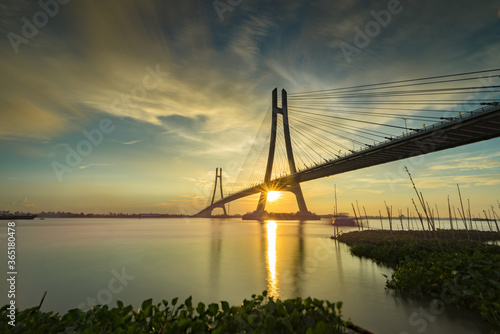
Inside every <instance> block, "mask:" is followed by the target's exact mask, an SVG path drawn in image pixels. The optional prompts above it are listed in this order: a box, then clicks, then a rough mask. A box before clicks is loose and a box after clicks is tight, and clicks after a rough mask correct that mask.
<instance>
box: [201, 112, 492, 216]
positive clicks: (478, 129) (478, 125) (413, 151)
mask: <svg viewBox="0 0 500 334" xmlns="http://www.w3.org/2000/svg"><path fill="white" fill-rule="evenodd" d="M499 136H500V106H498V105H496V106H487V107H484V108H481V109H478V110H475V111H473V112H470V113H469V115H465V116H464V115H462V116H461V117H456V118H454V119H453V120H451V121H445V122H441V123H437V124H434V125H432V126H430V127H427V128H425V129H424V130H420V131H418V132H413V133H410V134H406V135H403V136H400V137H397V138H395V139H393V140H390V141H386V142H383V143H380V144H378V145H375V146H372V147H370V148H367V149H364V150H361V151H358V152H355V153H352V154H349V155H346V156H344V157H341V158H338V159H335V160H331V161H328V162H325V163H323V164H318V165H316V166H314V167H311V168H308V169H305V170H301V171H299V172H297V173H295V174H292V175H288V176H285V177H282V178H279V179H275V180H271V182H270V184H269V186H268V188H269V189H275V190H280V189H285V188H286V187H287V186H289V185H290V184H293V183H295V182H306V181H311V180H315V179H319V178H322V177H326V176H330V175H335V174H340V173H345V172H349V171H353V170H357V169H361V168H365V167H371V166H376V165H380V164H384V163H387V162H392V161H397V160H401V159H406V158H410V157H415V156H419V155H422V154H427V153H431V152H437V151H441V150H445V149H449V148H453V147H457V146H462V145H467V144H471V143H475V142H479V141H483V140H487V139H491V138H496V137H499ZM263 189H264V184H260V185H257V186H255V187H252V188H249V189H245V190H242V191H240V192H237V193H234V194H232V195H230V196H228V197H225V198H224V199H222V200H219V201H218V202H216V203H214V204H213V205H212V206H209V207H207V208H205V209H203V210H202V211H200V212H199V213H198V214H196V215H195V216H199V217H205V216H209V215H210V213H211V211H212V209H213V208H215V207H216V206H217V205H222V204H225V203H228V202H231V201H234V200H237V199H240V198H243V197H246V196H249V195H253V194H256V193H259V192H261V191H262V190H263Z"/></svg>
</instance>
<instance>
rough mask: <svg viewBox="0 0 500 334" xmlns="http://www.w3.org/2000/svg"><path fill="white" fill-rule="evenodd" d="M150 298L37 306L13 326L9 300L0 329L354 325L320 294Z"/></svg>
mask: <svg viewBox="0 0 500 334" xmlns="http://www.w3.org/2000/svg"><path fill="white" fill-rule="evenodd" d="M177 302H178V298H174V299H173V300H172V302H171V303H170V304H169V302H168V301H166V300H163V301H162V302H161V303H159V304H157V305H154V304H153V301H152V299H148V300H146V301H144V302H143V303H142V306H141V308H140V309H139V310H137V311H134V310H133V308H132V306H130V305H129V306H124V305H123V303H122V302H120V301H118V302H117V307H114V308H108V306H106V305H104V306H99V305H98V306H95V307H92V308H91V309H90V310H89V311H87V312H84V311H82V310H80V309H72V310H69V311H68V312H67V313H66V314H65V315H63V316H60V315H59V314H58V313H55V314H54V313H53V312H41V311H39V308H38V307H34V308H30V309H26V310H24V311H22V312H18V314H17V318H16V326H15V327H12V326H10V325H8V323H7V321H8V318H7V305H6V306H4V307H2V308H1V309H0V332H7V331H9V332H10V333H26V332H29V333H308V334H309V333H344V332H345V328H346V326H353V325H352V324H350V323H349V322H344V321H343V320H342V318H341V307H342V302H337V303H331V302H329V301H323V300H319V299H311V298H306V299H302V298H295V299H286V300H281V299H275V298H273V297H268V295H267V291H264V292H263V293H262V295H258V296H256V295H252V299H250V300H246V299H245V300H244V301H243V303H242V304H241V305H240V306H229V304H228V303H227V302H225V301H222V302H220V303H219V304H216V303H212V304H209V305H205V304H203V303H201V302H200V303H198V305H197V306H194V305H193V304H192V298H191V297H189V298H188V299H186V300H185V302H184V304H180V305H178V306H177Z"/></svg>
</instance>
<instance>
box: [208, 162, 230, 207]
mask: <svg viewBox="0 0 500 334" xmlns="http://www.w3.org/2000/svg"><path fill="white" fill-rule="evenodd" d="M217 180H218V181H219V182H218V183H219V188H220V198H221V199H223V198H224V194H223V192H222V168H216V169H215V185H214V193H213V194H212V203H211V204H210V205H213V204H214V200H215V193H216V192H217ZM213 208H222V210H224V215H225V216H227V211H226V206H225V205H224V204H221V205H217V206H215V207H213ZM211 215H212V212H210V216H211Z"/></svg>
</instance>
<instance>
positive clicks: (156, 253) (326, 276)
mask: <svg viewBox="0 0 500 334" xmlns="http://www.w3.org/2000/svg"><path fill="white" fill-rule="evenodd" d="M0 226H1V228H2V229H4V230H5V231H0V245H1V246H2V254H3V255H2V258H4V259H5V255H4V254H6V244H7V240H6V229H7V227H6V222H5V223H1V225H0ZM332 233H333V228H332V226H331V225H330V222H329V221H327V220H322V221H308V222H303V223H299V222H283V221H278V222H272V221H270V222H264V223H259V222H249V221H242V220H240V219H140V220H139V219H79V218H77V219H45V220H38V219H36V220H33V221H18V222H17V233H16V237H17V271H18V277H17V278H18V281H17V298H16V301H17V304H18V306H19V307H20V308H21V309H24V308H26V307H32V306H36V305H38V304H39V302H40V300H41V297H42V295H43V293H44V291H48V293H47V297H46V298H45V301H44V303H43V306H42V310H45V311H49V310H50V311H57V312H65V311H67V310H69V309H71V308H75V307H80V308H83V309H88V308H89V307H90V306H91V305H94V304H97V303H101V304H110V305H112V306H113V305H116V301H117V300H121V301H123V302H124V303H125V304H132V305H134V306H135V307H136V308H137V307H139V305H140V304H141V302H142V301H143V300H145V299H148V298H151V297H152V298H153V299H154V302H160V301H161V300H162V299H167V300H171V299H172V298H173V297H180V298H181V299H182V300H183V299H185V298H187V297H188V296H190V295H192V296H193V299H194V300H195V301H196V302H197V301H203V302H205V303H208V302H217V301H220V300H227V301H228V302H230V303H231V304H239V303H241V301H242V300H243V299H244V298H247V299H249V298H250V297H251V295H252V294H254V293H261V292H262V291H263V290H269V291H270V293H271V294H272V295H274V296H277V297H282V298H292V297H297V296H300V297H307V296H311V297H316V298H320V299H328V300H330V301H343V302H344V306H343V314H344V317H345V318H351V320H352V321H353V322H354V323H356V324H358V325H360V326H362V327H365V328H367V329H370V330H372V331H374V332H376V333H422V332H425V333H487V332H488V328H489V327H488V326H487V325H486V324H485V323H484V322H482V321H480V320H479V319H478V318H477V316H475V315H472V314H469V313H467V312H465V311H458V310H455V309H454V308H453V307H452V306H451V305H449V304H442V305H443V308H444V310H443V309H441V310H437V311H436V310H435V309H432V307H431V306H432V305H431V304H430V301H408V300H405V299H403V298H400V297H396V296H394V294H393V293H392V292H390V291H387V290H385V289H384V286H385V280H386V278H385V277H384V275H387V276H390V275H391V274H392V270H391V269H390V268H387V267H384V266H379V265H377V264H375V263H374V262H372V261H371V260H364V259H360V258H357V257H354V256H352V255H351V254H350V253H349V250H348V247H347V246H345V245H344V244H339V243H336V242H335V241H333V240H331V239H329V236H330V235H331V234H332ZM4 262H6V260H4ZM0 287H1V289H2V291H5V292H6V291H7V290H8V289H7V284H6V282H5V281H3V282H2V284H1V285H0ZM6 295H7V294H6V293H2V294H1V295H0V302H1V304H2V305H4V304H6V303H7V302H8V299H7V296H6ZM429 307H431V310H429ZM433 312H434V313H433Z"/></svg>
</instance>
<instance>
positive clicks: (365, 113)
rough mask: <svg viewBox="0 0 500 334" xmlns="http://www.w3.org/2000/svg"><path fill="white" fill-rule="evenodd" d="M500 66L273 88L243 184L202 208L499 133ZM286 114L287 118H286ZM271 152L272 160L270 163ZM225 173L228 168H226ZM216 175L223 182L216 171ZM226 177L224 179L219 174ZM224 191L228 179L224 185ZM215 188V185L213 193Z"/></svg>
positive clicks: (303, 210)
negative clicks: (327, 86) (326, 86)
mask: <svg viewBox="0 0 500 334" xmlns="http://www.w3.org/2000/svg"><path fill="white" fill-rule="evenodd" d="M499 97H500V69H493V70H484V71H476V72H468V73H459V74H453V75H443V76H435V77H428V78H419V79H410V80H401V81H394V82H386V83H379V84H369V85H362V86H354V87H346V88H338V89H331V90H321V91H313V92H306V93H297V94H290V97H289V98H288V96H287V92H286V91H285V90H282V92H281V106H278V91H277V89H275V90H274V91H273V92H272V107H271V109H270V114H271V115H270V116H271V131H270V133H269V134H268V135H267V136H265V138H266V142H265V143H264V145H262V146H263V147H264V148H268V151H266V150H265V149H263V150H262V151H261V154H260V155H259V156H258V157H257V159H256V162H255V168H254V169H253V171H252V173H251V174H250V176H249V178H248V179H249V180H248V184H247V186H246V187H244V188H243V189H241V190H239V191H237V192H234V193H232V194H230V195H229V196H227V197H223V198H221V199H220V200H218V201H214V196H212V202H211V203H209V205H208V206H207V207H206V208H205V209H203V210H202V211H200V212H199V213H197V214H196V215H195V216H198V217H210V216H211V213H212V210H213V209H215V208H224V205H225V204H226V203H229V202H231V201H235V200H237V199H240V198H243V197H246V196H249V195H253V194H256V193H260V198H259V202H258V203H257V209H256V210H255V212H254V213H253V217H254V218H256V219H258V218H259V217H262V215H263V214H265V206H266V202H267V193H268V192H269V191H290V192H292V193H294V194H295V196H296V198H297V204H298V208H299V211H298V214H303V215H304V217H307V216H308V215H310V213H309V211H308V210H307V206H306V203H305V199H304V196H303V194H302V190H301V188H300V183H302V182H306V181H311V180H315V179H319V178H322V177H326V176H331V175H335V174H340V173H345V172H348V171H353V170H357V169H361V168H366V167H370V166H376V165H380V164H383V163H387V162H391V161H396V160H401V159H406V158H410V157H415V156H419V155H423V154H427V153H431V152H437V151H441V150H445V149H448V148H453V147H458V146H462V145H467V144H470V143H475V142H479V141H483V140H488V139H491V138H496V137H499V136H500V105H499V103H498V102H497V101H498V98H499ZM280 116H281V117H280ZM266 159H267V162H266ZM221 173H222V171H221ZM217 175H218V174H216V185H217V178H218V177H220V179H221V180H222V177H221V176H217ZM220 182H222V181H220ZM220 190H221V197H222V196H223V194H222V186H221V189H220ZM214 195H215V192H214Z"/></svg>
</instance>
